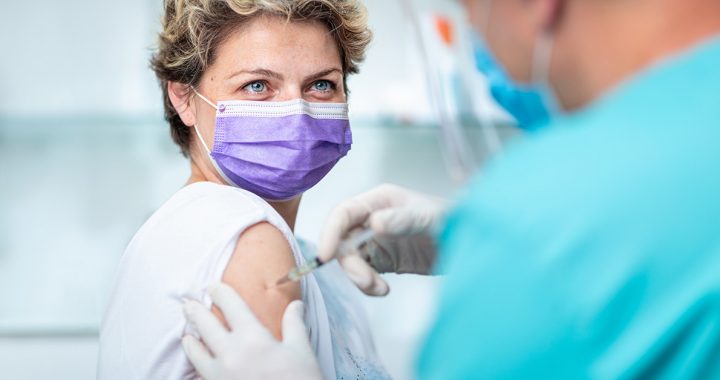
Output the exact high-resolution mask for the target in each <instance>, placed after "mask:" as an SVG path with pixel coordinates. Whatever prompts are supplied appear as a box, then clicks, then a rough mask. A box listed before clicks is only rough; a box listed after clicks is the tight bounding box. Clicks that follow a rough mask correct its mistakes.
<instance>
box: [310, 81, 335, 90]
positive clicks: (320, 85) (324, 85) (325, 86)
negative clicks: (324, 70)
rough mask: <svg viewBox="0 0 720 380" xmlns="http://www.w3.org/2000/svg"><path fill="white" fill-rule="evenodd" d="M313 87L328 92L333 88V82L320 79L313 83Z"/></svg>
mask: <svg viewBox="0 0 720 380" xmlns="http://www.w3.org/2000/svg"><path fill="white" fill-rule="evenodd" d="M313 89H314V90H315V91H320V92H328V91H330V90H332V89H333V84H332V82H330V81H329V80H319V81H317V82H315V84H313Z"/></svg>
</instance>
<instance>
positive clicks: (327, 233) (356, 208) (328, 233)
mask: <svg viewBox="0 0 720 380" xmlns="http://www.w3.org/2000/svg"><path fill="white" fill-rule="evenodd" d="M370 212H371V210H370V209H369V208H368V207H367V206H366V205H365V204H363V203H361V202H360V201H358V200H357V199H350V200H347V201H345V202H343V203H341V204H340V205H338V206H337V207H335V208H334V209H333V210H332V212H330V216H328V219H327V221H326V222H325V227H324V228H323V233H322V237H321V239H320V244H319V246H318V257H319V258H320V260H322V261H323V262H328V261H330V260H331V259H332V258H333V257H334V256H335V254H336V253H337V250H338V247H339V246H340V242H341V241H342V240H343V239H345V238H346V237H347V234H348V232H349V231H350V230H352V229H353V228H355V227H357V226H359V225H362V224H363V223H365V220H367V218H368V216H369V215H370Z"/></svg>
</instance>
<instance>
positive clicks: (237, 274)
mask: <svg viewBox="0 0 720 380" xmlns="http://www.w3.org/2000/svg"><path fill="white" fill-rule="evenodd" d="M294 266H295V259H294V256H293V251H292V248H291V247H290V243H289V242H288V240H287V238H286V237H285V235H283V233H282V232H281V231H280V230H279V229H278V228H277V227H275V226H273V225H272V224H270V223H268V222H261V223H258V224H255V225H253V226H251V227H249V228H247V229H246V230H245V231H244V232H243V233H242V234H241V235H240V237H239V238H238V240H237V245H236V246H235V250H234V252H233V255H232V257H231V258H230V261H229V262H228V265H227V267H226V268H225V272H224V273H223V282H225V283H227V284H229V285H230V286H231V287H233V288H234V289H235V290H236V291H237V292H238V293H239V294H240V296H242V297H243V299H244V300H245V302H247V304H248V306H249V307H250V309H252V311H253V312H254V313H255V315H256V316H257V317H258V319H259V320H260V322H262V323H263V324H264V325H265V326H266V327H267V328H268V329H270V331H271V332H272V333H273V335H274V336H275V337H276V338H278V339H280V338H281V329H280V325H281V321H282V315H283V312H284V311H285V307H286V306H287V305H288V304H289V303H290V302H291V301H293V300H295V299H299V298H300V286H299V284H298V283H291V284H286V285H282V286H280V287H275V282H276V281H277V279H279V278H280V277H282V276H283V275H285V274H287V272H288V271H289V270H290V269H292V268H293V267H294ZM213 311H214V312H215V313H216V314H218V315H221V313H220V312H219V311H218V310H217V309H216V308H213Z"/></svg>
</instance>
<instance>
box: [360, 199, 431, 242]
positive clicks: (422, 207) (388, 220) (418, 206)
mask: <svg viewBox="0 0 720 380" xmlns="http://www.w3.org/2000/svg"><path fill="white" fill-rule="evenodd" d="M444 212H445V207H444V205H443V204H441V203H440V202H438V201H427V202H411V203H408V204H407V205H405V206H402V207H395V208H387V209H384V210H380V211H377V212H374V213H373V214H372V215H370V217H369V218H368V224H369V225H370V228H371V229H372V230H373V231H375V232H377V233H379V234H383V235H394V236H399V235H418V234H423V233H430V232H432V231H434V230H435V229H437V227H438V224H439V223H440V222H441V220H442V218H443V215H444Z"/></svg>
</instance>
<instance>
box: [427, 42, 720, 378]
mask: <svg viewBox="0 0 720 380" xmlns="http://www.w3.org/2000/svg"><path fill="white" fill-rule="evenodd" d="M719 37H720V36H719ZM463 199H464V200H463V201H462V202H461V203H460V204H459V206H458V207H457V208H456V209H455V210H454V212H453V213H452V214H451V216H449V218H448V220H447V224H446V227H445V230H444V232H443V233H442V235H441V239H440V241H441V262H440V268H441V269H440V270H441V271H442V272H443V273H446V274H447V275H446V277H445V279H444V282H443V284H442V286H441V291H440V300H439V305H438V312H437V315H436V317H435V321H434V324H433V326H432V327H431V329H430V332H429V334H428V336H427V337H426V340H425V343H424V346H423V349H422V350H421V354H420V358H419V362H418V366H417V373H418V375H419V377H420V378H421V379H482V378H488V379H498V378H507V379H549V378H553V379H557V378H572V379H582V378H591V379H624V378H673V379H674V378H682V379H692V378H696V379H708V378H720V38H715V39H712V40H708V41H704V42H703V43H701V44H698V45H697V46H694V47H693V48H692V49H690V50H688V51H685V52H683V53H682V54H680V55H677V56H674V57H672V58H669V59H666V60H664V61H663V62H660V63H657V64H655V65H653V66H652V67H651V68H649V69H647V70H645V71H644V72H643V73H641V74H638V75H636V76H634V77H633V78H630V79H629V80H628V81H626V82H625V83H623V84H621V85H620V86H618V87H616V88H615V89H614V90H613V91H611V92H609V93H608V94H606V96H604V97H603V98H602V99H600V100H598V101H596V102H595V103H593V105H591V106H590V107H588V108H586V109H585V110H583V111H580V112H578V113H576V114H574V115H570V116H565V117H562V118H560V119H558V120H556V121H554V122H553V123H552V125H550V126H548V127H546V128H545V129H543V130H541V131H538V132H537V133H534V134H531V135H529V136H527V137H525V138H523V139H522V141H518V142H517V143H516V144H514V146H512V147H510V148H509V149H508V150H507V151H506V153H505V154H504V155H503V156H502V157H499V158H498V159H497V160H495V161H494V162H493V163H491V164H489V165H488V167H487V170H486V171H484V173H482V175H480V176H479V177H478V178H476V179H475V180H474V183H473V184H472V186H471V187H470V188H469V191H468V192H467V193H466V194H465V196H464V198H463Z"/></svg>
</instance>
